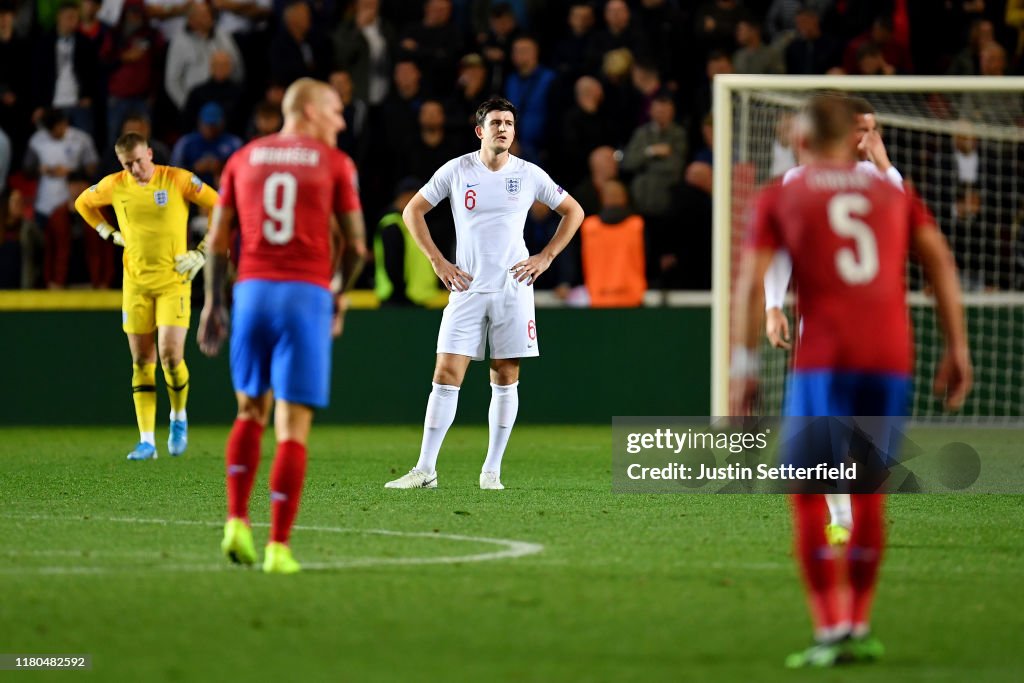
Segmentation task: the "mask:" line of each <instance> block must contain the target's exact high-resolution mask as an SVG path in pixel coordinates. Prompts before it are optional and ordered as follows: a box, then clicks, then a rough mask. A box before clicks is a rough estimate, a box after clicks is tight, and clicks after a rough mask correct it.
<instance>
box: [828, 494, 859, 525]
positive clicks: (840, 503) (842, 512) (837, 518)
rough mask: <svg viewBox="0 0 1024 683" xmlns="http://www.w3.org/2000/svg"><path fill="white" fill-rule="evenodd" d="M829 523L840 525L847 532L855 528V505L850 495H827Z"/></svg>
mask: <svg viewBox="0 0 1024 683" xmlns="http://www.w3.org/2000/svg"><path fill="white" fill-rule="evenodd" d="M825 502H826V503H827V504H828V514H829V518H830V520H829V523H830V524H838V525H839V526H841V527H843V528H844V529H846V530H847V531H849V530H850V529H852V528H853V505H852V504H851V503H850V494H849V493H826V494H825Z"/></svg>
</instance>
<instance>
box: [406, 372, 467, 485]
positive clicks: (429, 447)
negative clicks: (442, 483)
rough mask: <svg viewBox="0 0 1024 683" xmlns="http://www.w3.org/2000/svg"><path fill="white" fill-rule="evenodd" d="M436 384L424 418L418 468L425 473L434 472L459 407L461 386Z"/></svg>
mask: <svg viewBox="0 0 1024 683" xmlns="http://www.w3.org/2000/svg"><path fill="white" fill-rule="evenodd" d="M431 384H432V385H433V386H434V388H433V390H431V392H430V398H428V399H427V413H426V415H425V416H424V418H423V443H422V444H421V445H420V459H419V462H417V463H416V469H418V470H419V471H420V472H423V473H424V474H433V473H434V466H435V465H436V464H437V454H438V453H439V452H440V451H441V443H442V442H443V441H444V436H445V434H447V433H448V428H449V427H451V426H452V422H454V421H455V409H456V408H458V407H459V388H458V387H453V386H451V385H449V384H437V383H436V382H431Z"/></svg>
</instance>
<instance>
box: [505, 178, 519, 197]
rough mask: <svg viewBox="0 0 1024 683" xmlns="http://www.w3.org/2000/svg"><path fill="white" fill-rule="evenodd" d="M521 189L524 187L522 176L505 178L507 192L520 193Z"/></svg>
mask: <svg viewBox="0 0 1024 683" xmlns="http://www.w3.org/2000/svg"><path fill="white" fill-rule="evenodd" d="M521 189H523V181H522V178H505V192H508V193H509V194H519V190H521Z"/></svg>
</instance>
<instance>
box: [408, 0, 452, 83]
mask: <svg viewBox="0 0 1024 683" xmlns="http://www.w3.org/2000/svg"><path fill="white" fill-rule="evenodd" d="M398 44H399V47H401V48H402V49H403V50H405V51H406V52H409V53H410V54H412V55H413V56H414V57H415V58H416V61H417V62H418V63H419V64H420V67H421V68H422V69H423V71H424V73H425V74H426V76H427V79H426V80H427V83H426V84H425V87H426V89H427V90H428V91H429V92H430V93H431V94H432V95H435V96H436V95H448V94H450V92H451V84H452V83H453V82H454V81H455V62H456V60H457V59H458V55H460V54H462V35H461V34H460V33H459V31H458V29H457V28H456V27H455V25H454V24H453V23H452V0H426V2H424V3H423V21H422V22H420V23H418V24H413V25H411V26H407V27H406V28H405V30H404V31H403V32H402V37H401V38H400V39H399V42H398Z"/></svg>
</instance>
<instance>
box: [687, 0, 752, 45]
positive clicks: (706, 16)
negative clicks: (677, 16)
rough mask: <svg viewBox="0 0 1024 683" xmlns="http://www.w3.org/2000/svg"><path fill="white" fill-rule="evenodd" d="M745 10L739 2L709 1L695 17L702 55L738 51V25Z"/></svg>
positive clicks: (732, 0) (699, 9) (695, 29)
mask: <svg viewBox="0 0 1024 683" xmlns="http://www.w3.org/2000/svg"><path fill="white" fill-rule="evenodd" d="M742 12H743V8H742V7H741V6H740V3H739V2H737V0H708V1H707V2H705V3H704V4H703V5H701V6H700V7H699V8H698V9H697V12H696V14H695V15H694V22H693V24H694V37H695V38H696V39H697V44H698V47H699V49H700V53H701V54H705V55H706V54H708V53H709V52H712V51H716V50H717V51H722V52H725V53H726V54H730V55H731V54H732V53H733V52H735V51H736V25H737V24H738V23H739V20H740V17H741V16H742Z"/></svg>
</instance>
